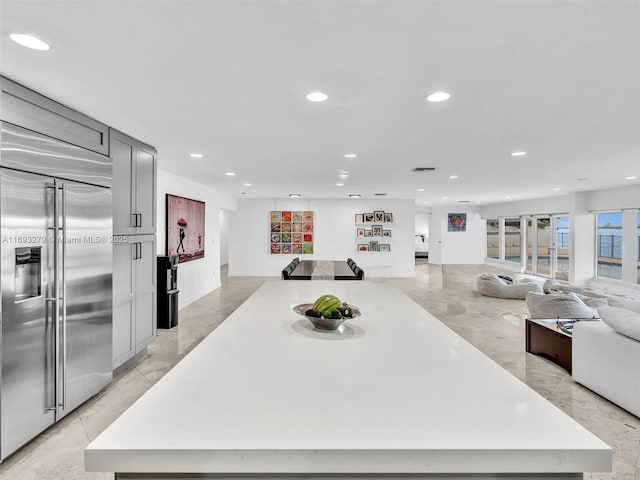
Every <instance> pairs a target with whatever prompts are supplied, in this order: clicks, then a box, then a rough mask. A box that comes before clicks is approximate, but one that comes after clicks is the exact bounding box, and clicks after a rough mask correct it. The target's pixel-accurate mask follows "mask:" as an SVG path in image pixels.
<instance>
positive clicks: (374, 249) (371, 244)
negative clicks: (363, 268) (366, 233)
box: [369, 240, 378, 252]
mask: <svg viewBox="0 0 640 480" xmlns="http://www.w3.org/2000/svg"><path fill="white" fill-rule="evenodd" d="M369 251H370V252H377V251H378V242H377V241H376V240H371V241H370V242H369Z"/></svg>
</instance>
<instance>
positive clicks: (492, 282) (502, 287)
mask: <svg viewBox="0 0 640 480" xmlns="http://www.w3.org/2000/svg"><path fill="white" fill-rule="evenodd" d="M476 288H477V290H478V293H479V294H480V295H484V296H486V297H495V298H512V299H519V300H524V298H525V296H526V295H527V293H528V292H542V287H541V286H540V285H539V284H538V283H536V282H525V283H508V282H506V281H505V280H503V279H502V278H500V277H498V275H496V274H495V273H483V274H481V275H478V278H477V280H476Z"/></svg>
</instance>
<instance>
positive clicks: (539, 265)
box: [534, 216, 554, 277]
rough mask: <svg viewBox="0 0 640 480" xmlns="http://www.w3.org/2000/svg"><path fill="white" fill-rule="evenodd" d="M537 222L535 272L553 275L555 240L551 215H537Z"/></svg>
mask: <svg viewBox="0 0 640 480" xmlns="http://www.w3.org/2000/svg"><path fill="white" fill-rule="evenodd" d="M534 220H535V223H536V259H535V262H536V263H535V265H536V269H535V273H537V274H538V275H542V276H544V277H551V272H552V271H553V270H552V268H551V256H552V255H551V254H552V252H553V250H552V249H553V248H554V240H553V235H552V228H551V217H550V216H543V217H535V218H534Z"/></svg>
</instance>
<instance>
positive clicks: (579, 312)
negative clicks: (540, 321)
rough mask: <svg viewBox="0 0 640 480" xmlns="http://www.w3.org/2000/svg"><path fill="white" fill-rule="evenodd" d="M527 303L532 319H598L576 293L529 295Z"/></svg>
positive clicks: (592, 309) (596, 314)
mask: <svg viewBox="0 0 640 480" xmlns="http://www.w3.org/2000/svg"><path fill="white" fill-rule="evenodd" d="M525 303H526V305H527V308H528V309H529V313H530V314H531V318H598V311H597V310H596V309H594V308H591V307H588V306H587V305H585V303H584V302H583V301H582V300H580V298H578V296H577V295H576V294H575V293H550V294H548V295H545V294H544V293H536V292H530V293H527V297H526V298H525Z"/></svg>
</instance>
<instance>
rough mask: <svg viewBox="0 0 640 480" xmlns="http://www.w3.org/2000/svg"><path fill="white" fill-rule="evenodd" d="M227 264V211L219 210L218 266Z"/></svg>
mask: <svg viewBox="0 0 640 480" xmlns="http://www.w3.org/2000/svg"><path fill="white" fill-rule="evenodd" d="M227 263H229V211H228V210H227V209H225V208H221V209H220V266H222V265H226V264H227Z"/></svg>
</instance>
